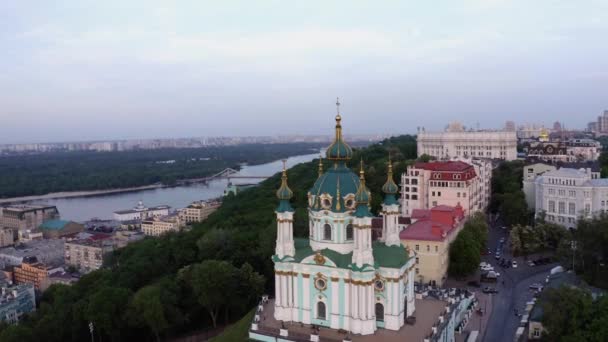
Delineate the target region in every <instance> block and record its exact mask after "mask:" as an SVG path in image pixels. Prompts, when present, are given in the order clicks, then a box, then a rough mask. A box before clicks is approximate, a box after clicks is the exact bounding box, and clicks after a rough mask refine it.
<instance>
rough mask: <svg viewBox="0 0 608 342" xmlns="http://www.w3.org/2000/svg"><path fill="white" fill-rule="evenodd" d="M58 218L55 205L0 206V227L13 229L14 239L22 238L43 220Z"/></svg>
mask: <svg viewBox="0 0 608 342" xmlns="http://www.w3.org/2000/svg"><path fill="white" fill-rule="evenodd" d="M58 218H59V211H58V210H57V207H55V206H41V205H11V206H9V207H3V208H0V228H9V229H11V230H13V231H14V240H17V239H19V240H20V239H22V237H23V236H25V235H27V232H31V231H35V230H36V229H37V228H38V226H40V225H41V224H43V223H44V222H46V221H48V220H53V219H58Z"/></svg>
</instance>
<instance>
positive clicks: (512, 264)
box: [511, 260, 517, 268]
mask: <svg viewBox="0 0 608 342" xmlns="http://www.w3.org/2000/svg"><path fill="white" fill-rule="evenodd" d="M511 267H513V268H517V261H515V260H513V262H512V263H511Z"/></svg>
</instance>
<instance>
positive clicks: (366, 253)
mask: <svg viewBox="0 0 608 342" xmlns="http://www.w3.org/2000/svg"><path fill="white" fill-rule="evenodd" d="M370 197H371V195H370V192H369V190H368V189H367V187H366V186H365V172H364V171H363V161H361V170H360V171H359V188H358V190H357V194H356V195H355V201H356V203H357V207H356V209H355V217H354V219H353V226H354V228H355V231H354V233H355V234H354V235H355V236H354V240H355V241H354V242H355V247H354V250H353V260H352V262H353V263H354V264H356V265H357V267H362V266H363V265H365V264H367V265H373V264H374V254H373V251H372V216H373V215H372V213H371V212H370V211H369V201H370Z"/></svg>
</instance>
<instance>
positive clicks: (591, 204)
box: [535, 168, 608, 228]
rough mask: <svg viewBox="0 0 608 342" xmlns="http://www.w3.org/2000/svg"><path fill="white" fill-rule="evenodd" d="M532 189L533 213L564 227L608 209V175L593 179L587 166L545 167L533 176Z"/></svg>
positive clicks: (572, 225) (573, 225)
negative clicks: (547, 169)
mask: <svg viewBox="0 0 608 342" xmlns="http://www.w3.org/2000/svg"><path fill="white" fill-rule="evenodd" d="M535 191H536V206H535V207H536V208H535V209H536V210H535V211H536V216H537V217H538V216H540V215H543V214H544V215H545V220H546V221H547V222H552V223H557V224H560V225H563V226H566V227H568V228H575V227H576V223H577V220H578V218H579V217H584V218H590V217H592V216H593V215H597V214H599V213H603V212H606V210H607V209H608V179H606V178H600V179H594V178H593V175H592V172H591V170H590V169H580V170H577V169H569V168H561V169H559V170H555V171H547V172H545V173H544V174H542V175H540V176H538V177H537V178H536V181H535Z"/></svg>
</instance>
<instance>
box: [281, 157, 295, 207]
mask: <svg viewBox="0 0 608 342" xmlns="http://www.w3.org/2000/svg"><path fill="white" fill-rule="evenodd" d="M285 163H286V161H285V160H283V174H282V175H281V186H280V187H279V189H278V190H277V198H278V199H279V207H278V208H277V211H279V212H284V211H293V208H292V207H291V204H290V203H289V200H290V199H291V198H292V197H293V191H291V189H290V188H289V185H287V167H286V165H285Z"/></svg>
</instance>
